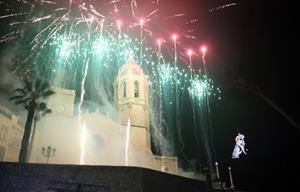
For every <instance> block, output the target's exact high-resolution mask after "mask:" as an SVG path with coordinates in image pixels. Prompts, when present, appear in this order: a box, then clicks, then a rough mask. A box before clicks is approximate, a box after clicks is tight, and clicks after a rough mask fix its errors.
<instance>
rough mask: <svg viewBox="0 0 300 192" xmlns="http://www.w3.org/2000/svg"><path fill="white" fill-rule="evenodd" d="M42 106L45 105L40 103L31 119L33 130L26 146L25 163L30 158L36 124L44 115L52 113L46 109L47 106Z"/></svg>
mask: <svg viewBox="0 0 300 192" xmlns="http://www.w3.org/2000/svg"><path fill="white" fill-rule="evenodd" d="M44 104H45V103H40V104H39V106H38V107H37V108H36V110H35V114H34V118H33V130H32V134H31V137H30V141H29V146H28V154H27V161H28V160H29V158H30V156H31V152H32V146H33V141H34V137H35V132H36V125H37V122H38V121H39V120H40V119H41V118H42V117H44V116H45V115H47V114H49V113H52V110H51V109H48V108H47V106H46V105H44Z"/></svg>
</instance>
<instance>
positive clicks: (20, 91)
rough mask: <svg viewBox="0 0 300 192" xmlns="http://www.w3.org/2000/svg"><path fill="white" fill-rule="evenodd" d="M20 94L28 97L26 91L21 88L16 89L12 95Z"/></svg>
mask: <svg viewBox="0 0 300 192" xmlns="http://www.w3.org/2000/svg"><path fill="white" fill-rule="evenodd" d="M18 93H21V94H22V95H26V91H25V90H24V89H21V88H18V89H15V90H14V91H13V93H12V94H18Z"/></svg>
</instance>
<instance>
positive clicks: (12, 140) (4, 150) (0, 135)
mask: <svg viewBox="0 0 300 192" xmlns="http://www.w3.org/2000/svg"><path fill="white" fill-rule="evenodd" d="M20 124H21V123H20V120H19V118H18V117H17V116H16V115H15V114H13V113H12V112H11V111H10V110H8V109H6V108H5V107H3V106H0V161H11V162H16V161H18V159H19V151H20V147H21V140H22V135H23V126H21V125H20Z"/></svg>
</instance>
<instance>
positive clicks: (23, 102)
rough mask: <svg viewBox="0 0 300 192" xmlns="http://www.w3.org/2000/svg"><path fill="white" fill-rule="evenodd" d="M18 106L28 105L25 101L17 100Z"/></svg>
mask: <svg viewBox="0 0 300 192" xmlns="http://www.w3.org/2000/svg"><path fill="white" fill-rule="evenodd" d="M15 104H16V105H20V104H26V102H25V101H24V100H17V101H16V102H15Z"/></svg>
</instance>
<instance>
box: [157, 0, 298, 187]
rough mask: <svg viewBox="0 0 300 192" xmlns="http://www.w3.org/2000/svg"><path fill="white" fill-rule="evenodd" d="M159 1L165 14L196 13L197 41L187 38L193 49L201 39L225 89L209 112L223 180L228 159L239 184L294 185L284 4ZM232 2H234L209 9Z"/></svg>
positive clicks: (292, 78) (293, 102)
mask: <svg viewBox="0 0 300 192" xmlns="http://www.w3.org/2000/svg"><path fill="white" fill-rule="evenodd" d="M161 2H164V3H162V7H163V9H164V10H166V13H165V14H166V15H171V14H176V13H180V12H184V13H188V16H186V17H190V19H193V18H197V19H198V22H197V23H195V24H194V25H193V27H192V28H193V29H195V31H194V34H195V36H196V37H197V40H190V42H188V43H187V44H188V45H189V46H190V47H191V48H194V49H197V48H198V47H199V45H201V44H206V45H207V47H208V53H207V62H208V68H209V73H210V75H211V76H212V77H213V79H214V81H215V82H216V83H217V85H218V86H220V87H221V89H222V91H223V93H222V100H221V102H219V103H218V105H217V108H216V111H215V112H216V113H215V115H214V116H213V119H214V142H215V148H216V160H217V161H219V164H220V167H221V170H222V173H221V176H222V177H223V179H224V180H225V181H226V182H227V183H228V182H229V178H228V171H227V167H228V166H231V167H232V170H233V174H234V180H235V185H236V186H237V188H238V189H247V190H254V191H260V190H262V189H269V190H270V189H275V188H277V189H280V188H285V189H287V188H292V187H295V186H296V185H297V183H296V182H294V181H295V177H296V176H292V175H294V174H296V175H297V171H296V170H298V169H299V162H300V161H299V160H300V159H299V157H297V151H299V149H298V146H299V141H300V140H299V139H300V128H299V124H298V122H299V121H300V117H299V113H298V112H297V109H298V106H299V99H298V98H299V93H297V87H299V86H297V82H299V76H298V75H297V74H296V72H297V70H296V67H297V66H296V63H295V62H291V61H290V59H289V58H291V57H292V56H291V53H289V51H288V50H287V47H286V46H285V43H286V37H285V36H284V35H283V34H284V33H283V30H284V24H283V17H284V14H283V12H282V10H281V9H282V7H283V3H282V2H280V1H279V0H275V1H258V0H251V1H245V0H244V1H225V0H223V1H204V0H189V1H171V0H166V1H161ZM230 3H236V5H234V6H229V7H226V8H224V9H218V10H215V11H212V12H210V11H209V10H211V9H213V8H216V7H219V6H222V5H226V4H230ZM184 19H187V18H184ZM184 19H183V20H184ZM180 22H181V20H180V19H178V20H176V21H172V23H171V24H170V26H168V27H169V28H170V29H171V31H172V30H173V31H180V30H181V29H183V28H185V27H187V26H182V25H180ZM188 27H190V26H188ZM188 27H187V28H188ZM238 87H243V88H238ZM259 93H261V95H259ZM262 96H264V98H265V99H267V100H269V101H270V102H271V103H268V102H267V101H266V100H264V98H263V97H262ZM275 108H277V109H280V110H281V112H282V113H284V114H285V115H286V116H287V117H289V118H290V119H292V120H293V121H294V122H295V123H296V126H294V125H293V124H291V123H290V122H289V121H288V119H287V118H286V117H284V116H283V115H282V114H281V113H280V112H278V111H277V110H276V109H275ZM186 118H188V117H186ZM238 132H241V133H243V134H244V135H245V136H246V139H245V140H246V146H247V148H248V150H249V151H248V155H246V156H242V157H241V159H238V160H233V159H231V153H232V150H233V147H234V138H235V136H236V135H237V133H238ZM190 146H192V144H191V145H190Z"/></svg>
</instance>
